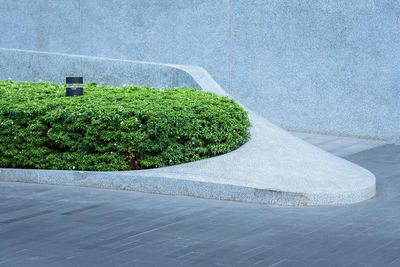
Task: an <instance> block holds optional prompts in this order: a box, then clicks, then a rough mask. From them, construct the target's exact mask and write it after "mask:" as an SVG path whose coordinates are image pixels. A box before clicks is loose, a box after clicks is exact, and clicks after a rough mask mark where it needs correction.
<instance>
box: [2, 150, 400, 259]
mask: <svg viewBox="0 0 400 267" xmlns="http://www.w3.org/2000/svg"><path fill="white" fill-rule="evenodd" d="M347 158H348V159H349V160H351V161H353V162H355V163H357V164H360V165H361V166H364V167H366V168H368V169H369V170H371V171H372V172H373V173H374V174H375V175H376V177H377V183H378V194H377V196H376V197H375V198H374V199H372V200H369V201H366V202H364V203H361V204H357V205H352V206H341V207H316V208H289V207H270V206H264V205H254V204H244V203H235V202H226V201H213V200H205V199H196V198H189V197H172V196H162V195H152V194H144V193H136V192H124V191H113V190H99V189H90V188H78V187H66V186H49V185H31V184H20V183H0V266H400V146H394V145H383V146H379V147H376V148H373V149H370V150H366V151H363V152H361V153H357V154H354V155H351V156H349V157H347Z"/></svg>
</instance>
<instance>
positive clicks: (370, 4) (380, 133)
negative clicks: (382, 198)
mask: <svg viewBox="0 0 400 267" xmlns="http://www.w3.org/2000/svg"><path fill="white" fill-rule="evenodd" d="M0 6H1V9H0V28H1V29H2V37H1V38H0V47H9V48H20V49H33V50H39V51H52V52H63V53H73V54H83V55H93V56H105V57H113V58H124V59H135V60H145V61H154V62H164V63H175V64H190V65H199V66H202V67H204V68H205V69H207V70H208V71H209V72H210V73H211V74H212V75H213V77H214V78H215V80H216V81H217V82H218V83H219V84H221V86H222V87H223V88H224V89H226V91H228V92H229V93H230V94H232V95H233V96H234V97H235V98H237V99H238V100H240V101H241V102H242V103H243V104H245V105H247V106H249V107H251V108H252V109H253V110H255V111H256V112H257V113H259V114H261V115H262V116H264V117H266V118H267V119H269V120H270V121H272V122H274V123H276V124H279V125H281V126H283V127H285V128H288V129H292V130H303V131H311V132H321V133H335V134H343V135H358V136H369V137H378V138H384V139H386V140H389V141H396V142H399V143H400V126H399V125H400V123H399V121H400V93H399V92H400V86H399V84H400V72H399V66H400V34H399V31H400V1H395V0H380V1H373V0H334V1H333V0H332V1H326V0H251V1H241V0H201V1H199V0H116V1H107V0H85V1H83V0H69V1H58V0H37V1H30V0H17V1H16V0H0Z"/></svg>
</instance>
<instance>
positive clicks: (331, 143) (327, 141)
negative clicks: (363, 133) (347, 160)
mask: <svg viewBox="0 0 400 267" xmlns="http://www.w3.org/2000/svg"><path fill="white" fill-rule="evenodd" d="M292 134H293V135H295V136H297V137H299V138H301V139H303V140H304V141H307V142H309V143H311V144H313V145H315V146H317V147H319V148H321V149H323V150H326V151H328V152H329V153H332V154H334V155H336V156H339V157H345V156H349V155H352V154H355V153H359V152H361V151H365V150H368V149H372V148H375V147H379V146H383V145H386V144H387V143H386V142H385V141H382V140H374V139H366V138H355V137H343V136H332V135H323V134H310V133H301V132H292Z"/></svg>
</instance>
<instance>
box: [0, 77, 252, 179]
mask: <svg viewBox="0 0 400 267" xmlns="http://www.w3.org/2000/svg"><path fill="white" fill-rule="evenodd" d="M249 127H250V121H249V119H248V116H247V112H246V111H245V110H244V109H243V108H242V107H241V106H239V105H238V104H237V103H236V102H235V101H234V100H232V99H229V98H227V97H220V96H217V95H215V94H213V93H210V92H204V91H197V90H196V89H189V88H177V89H164V90H163V89H154V88H147V87H137V86H123V87H112V86H104V85H96V84H95V83H90V84H85V85H84V96H80V97H65V84H55V83H48V82H18V83H15V82H13V81H11V80H10V79H9V80H4V81H0V167H3V168H4V167H6V168H38V169H64V170H94V171H112V170H132V169H144V168H154V167H163V166H169V165H175V164H180V163H185V162H191V161H195V160H200V159H204V158H209V157H212V156H217V155H220V154H223V153H227V152H229V151H232V150H234V149H236V148H238V147H239V146H241V145H242V144H244V143H245V142H246V141H247V140H248V139H249V137H250V133H249Z"/></svg>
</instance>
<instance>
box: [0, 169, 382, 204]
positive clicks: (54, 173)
mask: <svg viewBox="0 0 400 267" xmlns="http://www.w3.org/2000/svg"><path fill="white" fill-rule="evenodd" d="M0 181H3V182H23V183H36V184H50V185H67V186H82V187H92V188H102V189H115V190H127V191H137V192H144V193H154V194H165V195H177V196H178V195H179V196H190V197H198V198H206V199H216V200H228V201H239V202H248V203H258V204H268V205H279V206H320V205H344V204H353V203H358V202H361V201H364V200H367V199H370V198H372V197H373V196H374V195H375V193H376V192H375V187H374V186H372V187H367V188H364V189H362V190H359V191H358V192H357V194H354V192H342V193H341V194H340V195H338V194H337V193H336V192H335V194H330V193H329V192H327V193H320V194H312V193H301V192H285V191H279V190H274V189H260V188H253V187H245V186H237V185H232V184H219V183H212V182H201V181H196V180H184V179H175V178H173V177H162V176H150V175H141V174H139V173H134V172H133V171H128V172H91V171H63V170H33V169H8V168H0Z"/></svg>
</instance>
